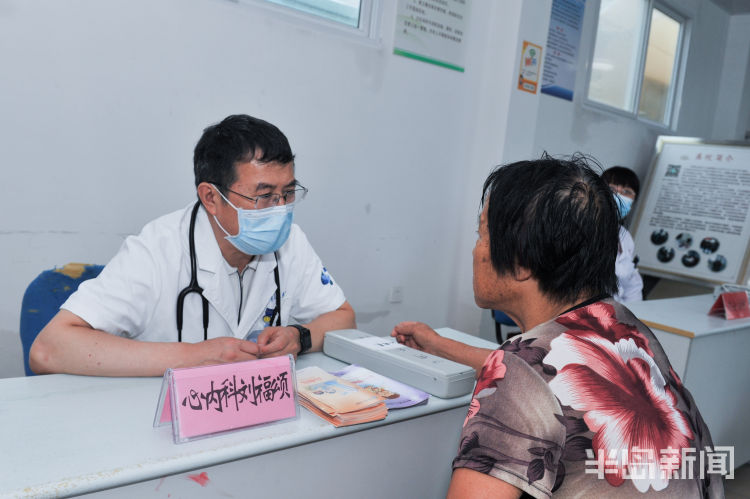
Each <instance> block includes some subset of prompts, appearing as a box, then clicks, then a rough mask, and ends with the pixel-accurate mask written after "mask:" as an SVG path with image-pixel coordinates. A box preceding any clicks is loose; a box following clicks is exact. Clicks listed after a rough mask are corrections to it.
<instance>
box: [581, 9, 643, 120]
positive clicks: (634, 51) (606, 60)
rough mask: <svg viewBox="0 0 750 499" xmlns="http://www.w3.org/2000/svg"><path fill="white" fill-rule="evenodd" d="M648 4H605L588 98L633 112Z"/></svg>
mask: <svg viewBox="0 0 750 499" xmlns="http://www.w3.org/2000/svg"><path fill="white" fill-rule="evenodd" d="M645 8H646V3H645V2H642V1H637V0H602V2H601V6H600V7H599V26H598V28H597V32H596V47H595V49H594V59H593V61H592V63H591V80H590V82H589V94H588V97H589V99H591V100H594V101H597V102H601V103H602V104H607V105H609V106H612V107H616V108H618V109H623V110H626V111H633V109H634V106H635V96H636V92H637V84H638V80H637V74H638V64H639V60H640V54H641V52H642V50H641V40H642V39H643V37H642V35H641V33H642V30H643V19H644V17H645V16H644V13H645Z"/></svg>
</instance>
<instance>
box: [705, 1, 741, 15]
mask: <svg viewBox="0 0 750 499" xmlns="http://www.w3.org/2000/svg"><path fill="white" fill-rule="evenodd" d="M713 2H714V3H715V4H716V5H718V6H719V7H721V8H722V9H724V10H726V11H727V12H729V13H730V14H747V13H750V0H713Z"/></svg>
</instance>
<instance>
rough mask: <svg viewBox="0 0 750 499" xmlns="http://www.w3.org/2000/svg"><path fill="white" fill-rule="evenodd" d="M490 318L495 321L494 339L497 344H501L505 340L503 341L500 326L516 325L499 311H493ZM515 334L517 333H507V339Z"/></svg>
mask: <svg viewBox="0 0 750 499" xmlns="http://www.w3.org/2000/svg"><path fill="white" fill-rule="evenodd" d="M492 318H493V319H494V320H495V338H497V342H498V343H500V344H502V343H503V341H505V340H504V339H503V332H502V329H501V327H500V326H501V325H504V326H516V323H515V322H513V319H511V318H510V317H508V315H507V314H506V313H505V312H502V311H500V310H493V311H492ZM517 334H519V333H509V334H508V338H510V337H511V336H515V335H517Z"/></svg>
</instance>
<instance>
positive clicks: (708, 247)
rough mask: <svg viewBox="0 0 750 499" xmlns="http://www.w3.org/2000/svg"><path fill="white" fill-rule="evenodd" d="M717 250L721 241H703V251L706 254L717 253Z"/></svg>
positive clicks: (710, 239)
mask: <svg viewBox="0 0 750 499" xmlns="http://www.w3.org/2000/svg"><path fill="white" fill-rule="evenodd" d="M717 249H719V240H718V239H716V238H715V237H704V238H703V241H701V251H703V252H704V253H705V254H707V255H710V254H711V253H716V250H717Z"/></svg>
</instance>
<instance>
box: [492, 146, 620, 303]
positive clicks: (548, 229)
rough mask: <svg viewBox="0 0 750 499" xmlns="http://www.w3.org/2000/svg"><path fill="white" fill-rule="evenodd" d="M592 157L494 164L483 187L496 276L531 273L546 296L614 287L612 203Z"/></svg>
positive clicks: (576, 295) (571, 297)
mask: <svg viewBox="0 0 750 499" xmlns="http://www.w3.org/2000/svg"><path fill="white" fill-rule="evenodd" d="M591 165H594V167H597V168H598V170H599V171H601V168H600V167H598V164H597V163H596V161H595V160H594V159H593V158H589V157H586V156H584V155H581V154H575V155H573V156H572V157H571V158H570V159H566V160H562V159H554V158H552V157H550V156H549V155H547V154H546V153H545V154H544V155H542V157H541V159H539V160H533V161H519V162H517V163H512V164H509V165H506V166H500V167H498V168H496V169H495V170H494V171H493V172H492V173H491V174H490V175H489V177H488V178H487V180H486V181H485V183H484V188H483V190H482V202H481V205H482V207H484V205H485V204H487V225H488V227H487V228H488V230H489V239H490V241H489V242H490V258H491V260H492V265H493V267H494V268H495V270H496V271H497V272H498V273H499V274H500V275H514V273H515V272H516V271H517V270H519V269H520V268H524V269H527V270H529V271H530V272H531V275H532V277H534V279H536V280H537V282H538V283H539V288H540V290H541V291H542V293H544V294H545V295H546V296H547V297H548V298H549V299H550V300H552V301H554V302H557V303H571V302H574V301H577V300H578V301H580V300H584V299H588V298H592V297H594V296H597V295H601V294H606V295H613V294H615V293H616V291H617V277H616V276H615V259H616V257H617V250H618V242H619V230H620V229H619V228H620V224H619V220H618V214H617V207H616V206H615V201H614V197H613V196H612V191H611V190H610V188H609V185H608V184H607V183H606V182H605V181H604V180H603V179H602V178H601V177H600V176H599V174H598V173H597V171H595V170H594V168H593V167H592V166H591Z"/></svg>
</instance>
